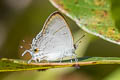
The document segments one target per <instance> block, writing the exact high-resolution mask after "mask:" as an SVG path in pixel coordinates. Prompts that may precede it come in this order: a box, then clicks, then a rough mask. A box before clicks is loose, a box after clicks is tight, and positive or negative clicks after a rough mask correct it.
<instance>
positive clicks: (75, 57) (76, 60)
mask: <svg viewBox="0 0 120 80" xmlns="http://www.w3.org/2000/svg"><path fill="white" fill-rule="evenodd" d="M73 56H74V59H75V62H78V59H77V56H76V54H73Z"/></svg>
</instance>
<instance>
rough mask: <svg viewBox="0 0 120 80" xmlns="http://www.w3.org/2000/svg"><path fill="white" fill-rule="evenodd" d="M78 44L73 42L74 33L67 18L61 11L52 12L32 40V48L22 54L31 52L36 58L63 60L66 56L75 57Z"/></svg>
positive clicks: (33, 57) (34, 58)
mask: <svg viewBox="0 0 120 80" xmlns="http://www.w3.org/2000/svg"><path fill="white" fill-rule="evenodd" d="M75 49H76V45H74V43H73V37H72V33H71V31H70V29H69V26H68V25H67V23H66V21H65V19H64V18H63V16H62V15H61V14H60V13H59V12H57V11H56V12H54V13H52V14H51V15H50V16H49V17H48V19H47V21H46V22H45V24H44V26H43V28H42V30H41V32H40V33H39V34H38V35H37V36H36V37H35V38H33V40H32V44H31V48H30V49H29V50H25V51H24V53H23V54H22V56H24V55H25V54H26V53H27V52H29V53H30V54H31V56H32V58H31V59H30V60H29V61H28V63H30V62H31V60H34V61H35V62H40V61H41V60H47V61H53V60H60V61H62V59H63V58H65V57H71V58H72V57H74V58H75V61H77V58H76V54H75Z"/></svg>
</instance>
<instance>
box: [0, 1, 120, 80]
mask: <svg viewBox="0 0 120 80" xmlns="http://www.w3.org/2000/svg"><path fill="white" fill-rule="evenodd" d="M112 3H113V4H112V12H113V15H115V14H119V12H120V8H119V5H120V2H119V1H112ZM56 10H57V9H56V8H54V7H53V6H52V4H51V3H50V2H49V1H48V0H0V58H3V57H6V58H14V59H28V58H29V55H26V56H24V57H21V54H22V52H23V51H24V50H25V49H21V48H20V46H21V45H22V46H24V47H25V48H26V49H29V47H30V46H29V44H30V43H31V41H32V38H34V37H35V36H36V35H37V34H38V33H39V31H40V30H41V29H42V25H43V24H44V22H45V20H46V19H47V17H48V16H49V15H50V14H51V13H52V12H54V11H56ZM64 16H65V15H64ZM113 17H114V18H116V20H118V21H119V19H120V17H119V16H113ZM65 19H66V20H67V22H68V24H69V26H70V28H71V30H72V33H73V36H74V40H75V41H76V40H78V39H79V37H81V36H82V35H83V34H84V33H85V32H84V31H82V30H81V29H80V28H79V27H78V26H77V25H76V24H75V22H74V21H72V20H70V19H69V18H68V17H66V16H65ZM117 24H119V22H117ZM23 40H25V41H26V43H23ZM76 53H77V55H78V57H82V56H98V57H102V56H106V57H109V56H110V57H112V56H117V57H120V46H119V45H116V44H113V43H110V42H107V41H105V40H102V39H100V38H98V37H95V36H92V35H90V34H86V36H85V38H84V39H82V42H81V43H80V45H79V48H78V49H77V51H76ZM0 80H120V67H119V65H96V66H84V67H80V69H76V68H61V69H59V68H58V69H50V70H46V71H21V72H5V73H0Z"/></svg>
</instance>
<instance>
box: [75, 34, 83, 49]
mask: <svg viewBox="0 0 120 80" xmlns="http://www.w3.org/2000/svg"><path fill="white" fill-rule="evenodd" d="M84 37H85V34H84V35H82V36H81V37H80V38H79V39H78V40H77V41H76V42H75V44H74V47H75V49H77V48H78V45H79V44H80V43H81V39H82V38H84Z"/></svg>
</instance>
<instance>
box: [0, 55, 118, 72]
mask: <svg viewBox="0 0 120 80" xmlns="http://www.w3.org/2000/svg"><path fill="white" fill-rule="evenodd" d="M70 61H71V60H64V61H62V63H60V62H59V61H54V62H49V63H33V62H32V63H30V64H28V63H27V61H23V60H18V59H7V58H2V59H0V72H8V71H22V70H45V69H50V68H64V67H79V66H88V65H97V64H120V58H118V57H84V58H79V59H78V62H74V59H73V62H72V63H71V62H70Z"/></svg>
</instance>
